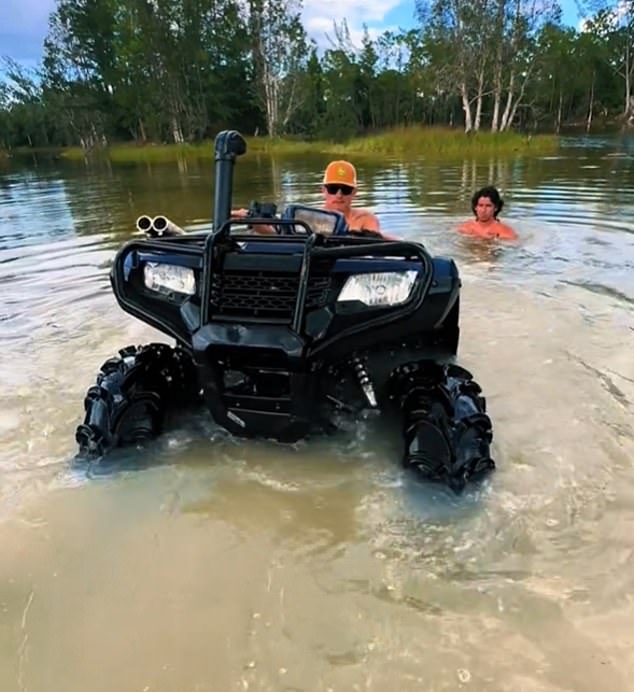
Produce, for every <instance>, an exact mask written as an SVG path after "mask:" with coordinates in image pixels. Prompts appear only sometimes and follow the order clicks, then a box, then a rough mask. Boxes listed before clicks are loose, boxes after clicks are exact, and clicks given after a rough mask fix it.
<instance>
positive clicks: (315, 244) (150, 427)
mask: <svg viewBox="0 0 634 692" xmlns="http://www.w3.org/2000/svg"><path fill="white" fill-rule="evenodd" d="M245 151H246V143H245V141H244V139H243V138H242V137H241V136H240V135H239V134H238V133H237V132H235V131H225V132H222V133H220V134H219V135H218V136H217V138H216V141H215V161H216V179H215V195H214V218H213V230H212V231H211V232H196V233H185V232H183V231H182V229H180V228H178V227H177V226H175V225H174V224H172V223H171V222H169V220H167V219H165V217H156V218H155V219H150V218H149V217H141V218H140V219H139V221H138V222H137V226H138V227H139V228H140V229H143V230H144V232H145V234H146V235H147V236H148V237H147V238H146V239H143V240H133V241H131V242H128V243H127V244H126V245H124V246H123V247H122V248H121V250H119V252H118V253H117V256H116V258H115V261H114V264H113V268H112V272H111V283H112V287H113V291H114V294H115V296H116V298H117V301H118V302H119V305H120V306H121V307H122V309H123V310H125V311H126V312H128V313H129V314H131V315H134V316H135V317H138V318H139V319H141V320H143V321H144V322H146V323H147V324H149V325H151V326H153V327H155V328H157V329H159V330H160V331H162V332H163V333H164V334H166V335H168V336H169V337H171V338H172V339H173V340H174V341H175V344H174V346H170V345H168V344H162V343H161V344H149V345H145V346H140V347H128V348H125V349H123V350H122V351H120V353H119V356H118V357H115V358H113V359H110V360H108V361H107V362H106V363H104V365H103V366H102V368H101V372H100V373H99V375H98V377H97V382H96V384H95V385H93V386H92V387H91V388H90V389H89V390H88V393H87V396H86V399H85V410H86V414H85V417H84V421H83V423H82V424H81V425H80V426H79V427H78V429H77V433H76V438H77V441H78V444H79V452H80V456H84V457H86V456H88V457H100V456H102V455H104V454H106V453H108V452H109V451H110V450H112V449H113V448H115V447H117V446H120V445H125V444H130V443H135V442H138V441H139V440H145V439H147V438H151V437H153V436H156V435H158V434H160V432H161V430H162V429H163V427H164V426H165V424H167V423H169V417H170V413H172V412H174V411H178V410H182V409H183V407H184V406H195V405H200V404H202V403H204V404H205V405H206V406H207V408H208V409H209V411H210V413H211V416H212V418H213V419H214V421H215V422H216V423H217V424H219V425H221V426H223V427H224V428H226V429H227V430H228V431H230V432H231V433H234V434H236V435H240V436H245V437H268V438H273V439H277V440H280V441H294V440H297V439H300V438H302V437H305V436H307V435H311V434H315V433H324V432H328V431H331V430H333V428H334V427H335V426H336V422H337V419H338V417H339V416H340V415H341V414H342V413H343V414H351V415H353V416H357V415H359V414H360V413H361V412H362V411H363V410H366V409H373V410H376V411H378V412H380V413H381V414H382V415H384V416H385V418H386V420H391V421H397V423H396V426H395V430H396V432H397V434H398V435H399V436H400V437H401V438H402V440H403V455H402V460H403V463H404V464H405V465H406V467H408V468H411V469H413V470H415V471H416V472H418V473H419V474H420V475H421V476H422V477H424V478H427V479H430V480H442V481H445V482H447V483H448V484H449V485H450V486H451V487H453V488H454V489H457V490H459V489H461V488H462V487H463V486H464V484H465V483H466V481H467V480H469V479H470V478H472V477H478V476H480V475H482V474H484V473H485V472H487V471H489V470H490V469H492V468H494V463H493V461H492V460H491V458H490V453H489V446H490V442H491V436H492V433H491V422H490V420H489V418H488V416H487V415H486V413H485V400H484V398H483V397H482V396H481V395H480V387H479V386H478V385H477V384H476V383H475V382H474V381H473V379H472V376H471V374H470V373H469V372H468V371H466V370H464V369H463V368H461V367H460V366H458V365H457V364H456V363H455V356H456V352H457V347H458V341H459V310H460V301H459V297H460V279H459V275H458V269H457V267H456V265H455V263H454V262H453V261H452V260H451V259H447V258H442V257H431V256H430V254H429V253H428V252H427V250H426V249H425V248H424V246H423V245H421V244H419V243H413V242H405V241H400V240H386V239H385V238H382V237H380V236H378V235H377V234H376V233H375V232H370V233H363V234H357V233H355V232H354V231H352V232H351V230H350V228H349V225H348V223H347V222H346V215H345V213H341V212H340V211H337V210H333V209H332V208H326V209H316V208H313V207H308V206H305V205H301V204H294V205H290V206H289V207H287V208H286V209H285V210H284V211H283V213H282V214H281V216H280V217H278V216H277V215H276V214H275V213H274V211H275V210H274V209H273V208H272V205H270V206H268V207H267V206H266V205H254V210H255V212H258V211H260V212H261V211H262V210H263V209H266V215H261V216H260V215H258V214H257V213H256V214H255V215H251V216H250V217H249V219H248V224H249V225H250V226H252V227H253V228H256V229H257V227H258V226H269V227H270V228H271V229H272V230H273V231H274V232H273V233H270V234H267V235H260V234H253V233H245V232H244V231H243V230H241V229H242V228H243V227H244V224H245V219H244V218H240V219H235V218H232V214H231V198H232V186H233V169H234V164H235V161H236V159H237V157H239V156H240V155H242V154H243V153H245ZM337 165H341V164H340V162H335V166H337ZM342 168H343V169H344V173H346V171H347V172H348V173H349V172H350V169H346V168H345V167H342ZM327 173H328V170H327ZM354 182H356V181H354ZM331 184H334V183H327V185H331ZM337 184H338V185H339V183H337ZM343 184H344V183H341V185H343ZM326 192H327V193H328V194H329V195H330V194H331V192H328V188H327V187H326ZM343 192H344V190H342V189H341V187H340V188H339V189H338V190H337V191H336V192H335V196H339V195H342V194H343ZM344 196H349V195H344Z"/></svg>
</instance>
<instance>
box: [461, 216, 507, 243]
mask: <svg viewBox="0 0 634 692" xmlns="http://www.w3.org/2000/svg"><path fill="white" fill-rule="evenodd" d="M458 232H460V233H464V234H465V235H471V236H476V237H478V238H502V239H503V240H515V239H517V233H516V232H515V231H514V230H513V229H512V228H511V227H510V226H508V225H507V224H505V223H502V222H501V221H496V222H495V223H492V224H486V225H483V224H481V223H478V222H477V221H473V220H470V221H465V222H464V223H462V224H460V226H458Z"/></svg>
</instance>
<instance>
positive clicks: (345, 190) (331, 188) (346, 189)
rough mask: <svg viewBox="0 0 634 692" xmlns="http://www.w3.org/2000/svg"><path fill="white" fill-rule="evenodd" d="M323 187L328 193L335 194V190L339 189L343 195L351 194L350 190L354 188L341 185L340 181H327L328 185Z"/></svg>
mask: <svg viewBox="0 0 634 692" xmlns="http://www.w3.org/2000/svg"><path fill="white" fill-rule="evenodd" d="M325 187H326V190H327V191H328V194H329V195H336V194H337V192H339V190H341V194H342V195H345V196H346V197H347V196H348V195H351V194H352V191H353V190H354V188H353V187H351V186H350V185H341V184H340V183H328V185H326V186H325Z"/></svg>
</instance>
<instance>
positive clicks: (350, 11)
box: [0, 0, 579, 67]
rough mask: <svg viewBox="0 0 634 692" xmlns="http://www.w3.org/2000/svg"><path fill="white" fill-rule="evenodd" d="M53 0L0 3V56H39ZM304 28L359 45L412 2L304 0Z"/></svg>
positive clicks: (397, 22)
mask: <svg viewBox="0 0 634 692" xmlns="http://www.w3.org/2000/svg"><path fill="white" fill-rule="evenodd" d="M561 4H562V7H563V10H564V22H565V23H566V24H569V25H571V26H576V25H577V24H578V21H579V17H578V15H577V8H576V4H575V0H561ZM55 5H56V0H0V57H2V56H9V57H11V58H13V59H14V60H16V61H18V62H19V63H21V64H23V65H25V66H26V67H34V66H35V65H36V64H37V63H38V62H39V60H40V59H41V57H42V45H43V42H44V37H45V35H46V31H47V27H48V16H49V14H50V13H51V12H52V11H53V10H54V8H55ZM303 17H304V25H305V27H306V30H307V31H308V34H309V36H310V37H311V38H314V39H315V40H316V41H317V43H318V45H320V46H323V47H325V46H327V45H328V40H327V38H326V34H330V35H332V34H333V31H332V26H333V20H335V19H336V20H341V19H343V18H344V17H345V18H346V19H347V22H348V27H349V28H350V34H351V38H352V41H353V43H355V44H356V45H360V39H361V36H362V33H363V29H362V27H363V23H364V22H365V23H366V24H367V26H368V30H369V32H370V35H371V36H375V35H378V34H380V33H382V32H383V31H385V30H387V29H393V30H397V29H399V28H409V27H411V26H412V25H413V23H414V0H405V1H399V0H346V1H345V2H341V0H304V12H303Z"/></svg>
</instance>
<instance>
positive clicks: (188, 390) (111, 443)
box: [75, 343, 198, 458]
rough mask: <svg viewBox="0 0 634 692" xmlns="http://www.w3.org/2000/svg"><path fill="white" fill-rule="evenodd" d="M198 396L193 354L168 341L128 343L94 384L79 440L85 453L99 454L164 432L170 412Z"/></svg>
mask: <svg viewBox="0 0 634 692" xmlns="http://www.w3.org/2000/svg"><path fill="white" fill-rule="evenodd" d="M197 397H198V391H197V385H196V376H195V371H194V366H193V363H192V361H191V358H190V356H189V354H187V353H186V352H185V351H183V350H182V349H179V348H171V347H170V346H168V345H166V344H159V343H155V344H148V345H146V346H139V347H137V346H128V347H127V348H124V349H122V350H121V351H119V355H118V356H116V357H114V358H110V359H109V360H107V361H106V362H105V363H104V364H103V365H102V366H101V369H100V372H99V374H98V375H97V381H96V383H95V384H94V385H93V386H92V387H90V388H89V389H88V392H87V394H86V398H85V400H84V408H85V411H86V414H85V417H84V421H83V423H82V424H81V425H80V426H79V427H78V428H77V431H76V434H75V439H76V440H77V444H78V445H79V456H80V457H83V458H86V457H98V456H102V455H104V454H107V453H108V451H110V450H111V449H113V448H114V447H117V446H124V445H130V444H136V443H139V442H142V441H144V440H148V439H151V438H154V437H156V436H157V435H159V434H160V433H161V431H162V429H163V425H164V422H165V418H166V415H167V414H168V413H169V410H170V409H173V408H174V407H175V406H178V405H186V404H192V403H194V402H195V401H196V399H197Z"/></svg>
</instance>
